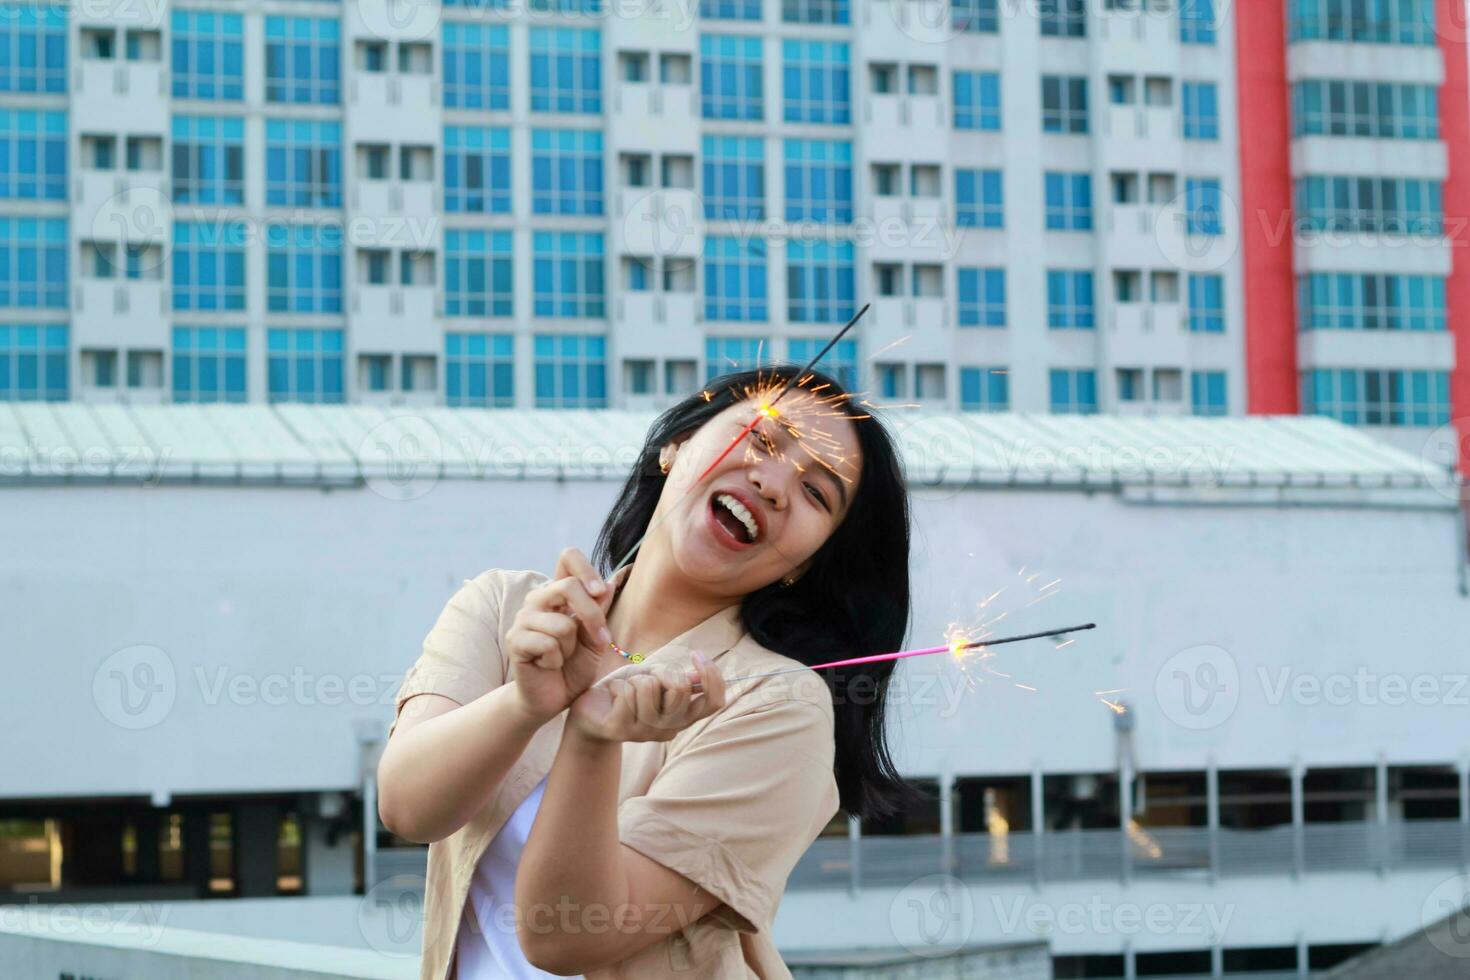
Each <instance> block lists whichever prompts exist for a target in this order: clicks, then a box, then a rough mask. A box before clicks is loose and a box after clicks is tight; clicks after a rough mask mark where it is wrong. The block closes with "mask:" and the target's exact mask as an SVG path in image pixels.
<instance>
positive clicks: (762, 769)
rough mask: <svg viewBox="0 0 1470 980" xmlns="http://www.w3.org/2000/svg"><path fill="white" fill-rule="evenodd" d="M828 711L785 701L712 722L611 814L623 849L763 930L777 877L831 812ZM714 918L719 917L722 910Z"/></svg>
mask: <svg viewBox="0 0 1470 980" xmlns="http://www.w3.org/2000/svg"><path fill="white" fill-rule="evenodd" d="M834 752H835V743H834V736H833V724H832V718H831V714H830V712H828V711H825V710H823V708H821V707H819V706H818V705H816V704H813V703H811V702H810V701H805V700H800V699H787V700H783V701H779V702H776V703H775V704H769V705H764V706H762V707H759V708H756V709H755V710H753V711H748V712H745V713H742V714H739V715H736V716H733V717H730V718H728V719H723V720H716V721H714V722H712V723H711V724H710V725H709V726H708V727H706V728H705V729H704V730H702V731H701V732H700V733H699V734H698V735H696V736H694V737H693V738H692V739H691V741H690V742H689V743H688V744H687V745H685V746H684V747H683V748H682V750H680V751H678V752H677V753H671V755H670V757H669V759H668V760H667V761H666V762H665V763H664V767H663V768H662V769H661V770H659V773H658V775H657V776H655V777H654V779H653V782H652V784H651V785H650V786H649V788H648V792H647V793H646V794H645V795H643V796H635V797H631V798H629V799H627V800H624V801H623V804H622V805H621V806H620V807H619V808H618V836H619V837H620V838H621V840H622V842H623V843H624V844H627V845H628V846H629V847H631V848H633V849H634V850H635V851H638V852H639V853H640V854H643V855H645V856H647V857H649V858H652V859H653V860H655V861H657V862H658V863H660V864H662V865H664V866H665V867H667V868H670V869H672V870H674V871H677V872H679V873H680V874H682V875H683V876H684V877H686V878H688V879H690V880H691V881H693V882H694V883H696V884H698V885H700V886H701V887H703V888H704V889H706V890H707V891H709V892H710V893H712V894H714V895H715V896H717V897H718V898H719V899H720V900H721V901H722V902H723V903H724V904H725V905H726V906H728V908H729V909H730V910H731V911H732V912H733V913H735V915H734V917H733V919H734V921H733V922H732V923H731V925H732V926H733V927H734V928H736V929H738V930H740V931H742V932H759V931H761V930H764V929H769V928H770V925H771V921H772V920H773V919H774V918H775V913H776V906H777V905H778V904H779V902H780V900H781V894H782V892H783V891H784V890H785V888H786V879H787V878H788V877H789V876H790V874H791V869H792V868H793V867H795V865H796V862H797V860H798V859H799V858H800V857H801V855H802V854H803V853H804V852H805V851H806V849H807V848H808V847H809V846H810V845H811V842H812V841H813V840H815V839H816V837H817V835H818V834H819V833H821V830H822V828H823V827H825V826H826V825H827V823H828V821H830V820H831V818H832V815H833V814H834V813H836V812H837V809H838V792H837V781H836V778H835V777H834V775H833V771H832V763H833V754H834ZM716 914H717V915H723V914H724V912H723V910H722V911H721V912H719V913H716Z"/></svg>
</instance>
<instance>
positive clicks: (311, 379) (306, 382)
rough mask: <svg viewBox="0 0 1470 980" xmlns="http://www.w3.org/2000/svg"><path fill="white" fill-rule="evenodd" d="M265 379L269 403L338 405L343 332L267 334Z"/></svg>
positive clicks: (274, 331) (272, 331)
mask: <svg viewBox="0 0 1470 980" xmlns="http://www.w3.org/2000/svg"><path fill="white" fill-rule="evenodd" d="M266 376H267V381H268V382H269V384H268V396H269V398H270V400H271V401H272V402H311V403H318V404H340V403H341V402H342V400H343V395H344V386H343V372H342V331H341V330H311V329H304V328H298V329H292V330H284V329H273V330H267V331H266Z"/></svg>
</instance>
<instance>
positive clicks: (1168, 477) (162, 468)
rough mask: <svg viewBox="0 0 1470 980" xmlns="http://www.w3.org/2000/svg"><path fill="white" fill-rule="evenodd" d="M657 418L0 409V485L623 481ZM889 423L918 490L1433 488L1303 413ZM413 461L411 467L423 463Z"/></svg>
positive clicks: (1384, 453) (945, 418) (902, 414)
mask: <svg viewBox="0 0 1470 980" xmlns="http://www.w3.org/2000/svg"><path fill="white" fill-rule="evenodd" d="M653 418H654V413H652V412H631V411H618V410H512V409H462V408H385V407H369V406H361V405H331V406H326V405H297V404H279V405H164V406H158V405H153V406H145V405H117V404H86V403H78V402H51V403H28V404H16V403H5V404H0V483H8V484H15V483H35V482H60V483H86V482H97V481H107V482H116V481H126V482H140V481H141V482H149V483H158V482H176V481H187V482H190V483H204V482H229V483H247V482H248V483H308V484H336V485H340V484H351V483H357V482H361V481H364V480H367V479H380V478H390V479H391V478H395V477H398V476H402V475H404V474H406V473H409V472H423V473H427V474H434V475H435V476H437V477H438V478H439V479H464V480H501V479H510V480H519V479H528V478H530V479H546V478H552V479H592V480H619V479H622V477H623V476H624V475H625V474H626V472H627V470H628V468H629V467H630V466H631V465H632V463H633V461H634V460H635V459H636V457H637V454H638V451H639V449H640V447H641V446H642V443H643V439H644V435H645V433H646V431H647V429H648V426H649V423H650V422H651V421H652V420H653ZM886 420H887V422H888V424H889V426H890V428H891V430H892V431H893V432H894V434H895V435H896V437H897V438H898V441H899V443H900V445H901V447H902V450H903V455H904V460H905V464H906V466H907V469H908V472H909V476H910V479H911V481H913V482H914V483H915V484H927V485H933V484H940V485H946V486H974V487H1018V486H1042V487H1057V488H1064V487H1074V488H1079V489H1086V488H1098V489H1105V488H1109V487H1115V488H1124V487H1159V488H1162V487H1178V488H1198V489H1211V490H1219V489H1225V488H1232V487H1235V488H1252V489H1262V488H1272V487H1276V488H1301V489H1311V488H1316V489H1320V490H1329V489H1330V490H1339V491H1343V490H1346V491H1356V492H1369V491H1374V490H1391V491H1395V492H1399V491H1415V490H1418V491H1433V493H1432V496H1433V497H1435V498H1438V499H1440V500H1442V501H1443V502H1444V503H1445V504H1447V505H1448V504H1449V503H1450V502H1451V501H1452V499H1453V497H1454V489H1453V488H1454V485H1455V484H1454V478H1453V476H1452V474H1450V473H1449V472H1448V471H1447V470H1445V469H1444V468H1443V467H1442V465H1440V464H1438V463H1437V462H1434V461H1431V460H1429V459H1428V458H1421V457H1420V456H1416V455H1413V454H1411V453H1407V452H1404V451H1402V450H1400V449H1396V448H1394V447H1392V446H1389V445H1387V444H1385V443H1382V442H1379V441H1377V440H1375V439H1374V438H1372V437H1371V436H1370V435H1369V434H1368V433H1366V432H1364V431H1361V430H1358V429H1354V428H1351V427H1349V426H1345V425H1342V424H1339V423H1337V422H1334V421H1332V420H1330V419H1326V418H1320V417H1310V416H1247V417H1228V418H1194V417H1188V416H1155V417H1147V418H1139V417H1128V418H1122V417H1117V416H1107V415H1094V416H1075V415H1021V414H1008V413H1007V414H988V413H986V414H979V413H976V414H959V415H953V414H939V415H936V414H932V413H931V414H923V413H919V412H915V411H912V410H908V411H904V410H893V411H890V412H888V413H887V415H886ZM420 467H422V468H423V469H422V470H419V468H420Z"/></svg>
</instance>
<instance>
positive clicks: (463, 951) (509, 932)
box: [456, 778, 559, 980]
mask: <svg viewBox="0 0 1470 980" xmlns="http://www.w3.org/2000/svg"><path fill="white" fill-rule="evenodd" d="M545 792H546V780H545V778H543V779H542V780H541V782H539V783H537V784H536V788H535V789H533V790H531V795H530V796H528V797H526V800H525V802H524V803H522V804H521V805H520V806H518V807H516V811H515V812H514V813H512V814H511V815H510V819H509V820H507V821H506V822H505V826H504V827H501V828H500V832H499V833H497V834H496V835H495V839H494V840H492V841H491V842H490V846H489V847H487V848H485V853H484V855H482V856H481V858H480V863H479V864H478V865H476V866H475V876H474V878H472V879H471V880H470V898H469V908H470V909H472V910H473V913H472V914H473V918H474V922H475V923H478V925H479V928H478V929H476V928H474V926H473V925H472V923H471V913H467V914H466V915H465V916H464V917H463V918H462V919H461V920H460V926H459V937H458V939H457V940H456V943H457V944H458V946H457V948H458V950H459V965H458V968H457V976H458V980H502V978H504V980H543V978H556V977H557V976H559V975H558V974H555V973H547V972H545V971H543V970H538V969H536V968H535V967H534V966H532V965H531V964H530V963H527V962H526V957H525V954H523V953H522V952H521V944H520V941H519V940H518V939H517V938H516V931H515V923H516V918H515V916H513V915H512V914H511V912H510V909H509V906H510V904H511V903H512V902H513V901H514V900H515V893H516V866H517V865H519V864H520V861H521V852H522V851H523V850H524V849H525V847H526V839H527V838H528V837H530V836H531V824H532V823H533V822H534V821H535V819H536V811H537V810H539V809H540V808H541V797H542V795H543V794H544V793H545ZM500 909H503V911H499V912H497V910H500Z"/></svg>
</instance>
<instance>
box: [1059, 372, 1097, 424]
mask: <svg viewBox="0 0 1470 980" xmlns="http://www.w3.org/2000/svg"><path fill="white" fill-rule="evenodd" d="M1050 382H1051V410H1052V411H1053V412H1055V413H1056V414H1058V415H1096V414H1097V372H1096V371H1092V370H1088V369H1082V370H1059V369H1056V368H1053V369H1052V371H1051V374H1050Z"/></svg>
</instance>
